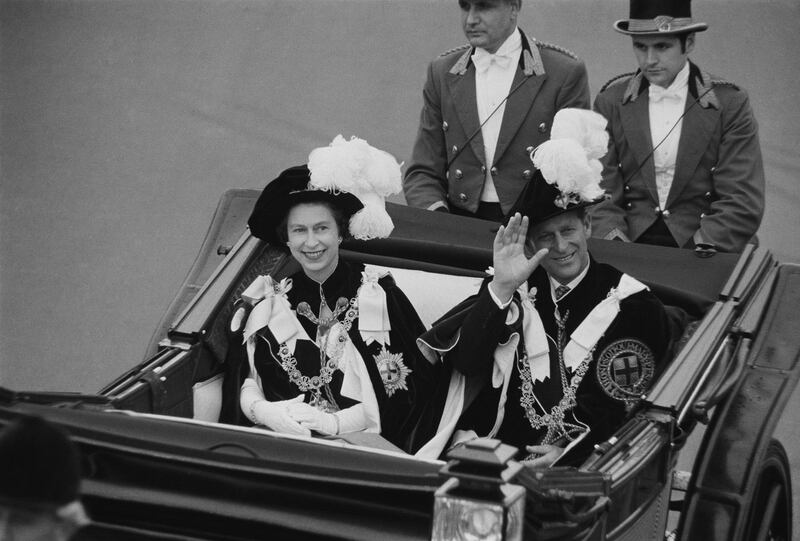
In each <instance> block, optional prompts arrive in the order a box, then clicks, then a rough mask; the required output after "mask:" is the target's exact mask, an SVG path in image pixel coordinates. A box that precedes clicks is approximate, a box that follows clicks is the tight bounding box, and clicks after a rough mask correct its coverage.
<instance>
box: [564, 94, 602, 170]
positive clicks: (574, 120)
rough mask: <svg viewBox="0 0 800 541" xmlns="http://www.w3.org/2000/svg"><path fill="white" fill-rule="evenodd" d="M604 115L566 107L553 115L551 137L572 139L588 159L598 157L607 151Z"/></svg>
mask: <svg viewBox="0 0 800 541" xmlns="http://www.w3.org/2000/svg"><path fill="white" fill-rule="evenodd" d="M607 124H608V121H607V120H606V119H605V117H604V116H603V115H601V114H599V113H595V112H594V111H589V110H587V109H575V108H571V107H570V108H566V109H561V110H560V111H558V112H557V113H556V114H555V116H554V117H553V126H552V129H551V130H550V138H551V139H573V140H575V141H577V142H578V143H579V144H580V145H581V146H582V147H583V150H584V151H585V152H586V157H587V158H589V159H590V160H592V159H600V158H602V157H603V156H605V155H606V152H608V132H607V131H606V125H607Z"/></svg>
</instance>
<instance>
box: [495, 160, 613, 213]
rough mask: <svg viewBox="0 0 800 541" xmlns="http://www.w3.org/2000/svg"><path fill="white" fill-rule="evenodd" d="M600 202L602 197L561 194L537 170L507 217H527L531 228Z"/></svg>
mask: <svg viewBox="0 0 800 541" xmlns="http://www.w3.org/2000/svg"><path fill="white" fill-rule="evenodd" d="M601 201H603V198H602V197H599V198H597V199H589V200H585V199H581V198H580V197H579V196H575V195H573V194H569V193H563V192H561V191H560V190H559V189H558V187H557V185H556V184H550V183H548V182H547V180H545V178H544V176H542V172H541V171H540V170H538V169H537V170H536V172H535V173H534V175H533V178H532V179H531V180H530V182H528V184H527V185H525V188H523V190H522V193H520V195H519V197H518V198H517V201H516V203H514V206H513V207H512V209H511V213H510V214H509V216H513V215H514V214H515V213H517V212H519V213H520V214H521V215H522V216H527V217H528V224H529V226H533V225H536V224H540V223H543V222H546V221H547V220H549V219H550V218H555V217H556V216H559V215H561V214H565V213H567V212H572V211H574V210H578V209H581V208H586V207H590V206H592V205H595V204H597V203H599V202H601Z"/></svg>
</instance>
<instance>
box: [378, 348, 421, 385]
mask: <svg viewBox="0 0 800 541" xmlns="http://www.w3.org/2000/svg"><path fill="white" fill-rule="evenodd" d="M374 357H375V364H377V365H378V372H379V373H380V375H381V379H382V380H383V387H384V388H385V389H386V396H392V395H393V394H394V393H395V392H396V391H398V390H401V389H402V390H403V391H407V390H408V386H407V385H406V378H407V377H408V375H409V374H410V373H411V372H412V370H411V369H410V368H409V367H407V366H406V364H405V363H404V362H403V354H402V353H392V352H391V351H388V350H387V349H386V348H383V349H381V351H380V353H378V354H377V355H375V356H374Z"/></svg>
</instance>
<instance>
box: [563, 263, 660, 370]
mask: <svg viewBox="0 0 800 541" xmlns="http://www.w3.org/2000/svg"><path fill="white" fill-rule="evenodd" d="M645 289H647V286H646V285H644V284H643V283H641V282H640V281H639V280H637V279H636V278H633V277H631V276H628V275H627V274H623V275H622V277H621V278H620V279H619V284H617V287H615V288H612V289H611V291H609V292H608V296H607V297H606V298H605V299H603V300H602V301H600V302H599V303H598V305H597V306H595V307H594V308H593V309H592V311H591V312H589V315H587V316H586V319H584V320H583V321H582V322H581V324H580V325H578V328H577V329H575V331H574V332H573V333H572V336H570V341H569V344H567V347H565V348H564V364H565V365H566V367H567V368H568V369H570V370H572V371H573V372H574V371H575V370H576V369H577V368H578V366H580V364H581V363H582V362H583V360H584V359H586V358H587V357H588V356H589V353H590V352H591V351H592V349H594V347H595V346H596V345H597V342H598V341H599V340H600V338H601V337H602V336H603V335H604V334H605V332H606V331H607V330H608V327H609V326H611V322H613V321H614V319H615V318H616V317H617V314H618V313H619V303H620V301H621V300H622V299H624V298H626V297H629V296H630V295H633V294H634V293H638V292H640V291H643V290H645Z"/></svg>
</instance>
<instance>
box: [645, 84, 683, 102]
mask: <svg viewBox="0 0 800 541" xmlns="http://www.w3.org/2000/svg"><path fill="white" fill-rule="evenodd" d="M648 93H649V96H650V101H652V102H654V103H658V102H660V101H663V100H676V101H678V100H680V99H681V98H682V96H681V95H680V94H679V93H678V92H676V91H675V90H669V89H667V88H663V87H660V86H656V85H650V87H649V90H648Z"/></svg>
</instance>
